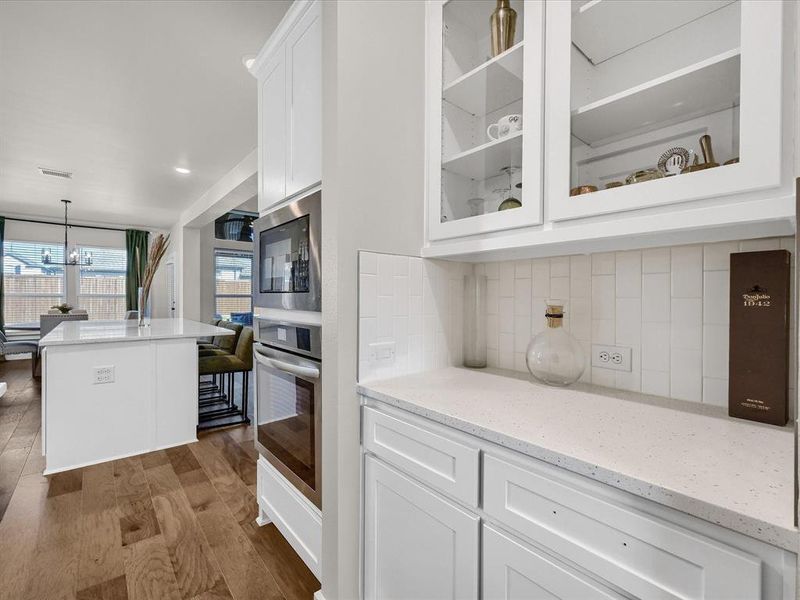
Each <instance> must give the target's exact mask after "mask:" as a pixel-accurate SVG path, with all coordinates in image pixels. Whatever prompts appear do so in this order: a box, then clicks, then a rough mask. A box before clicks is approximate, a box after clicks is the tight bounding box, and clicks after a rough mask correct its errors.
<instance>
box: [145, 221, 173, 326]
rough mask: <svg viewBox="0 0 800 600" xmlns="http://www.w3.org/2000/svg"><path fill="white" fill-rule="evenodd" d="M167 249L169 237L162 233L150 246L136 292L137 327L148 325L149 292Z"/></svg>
mask: <svg viewBox="0 0 800 600" xmlns="http://www.w3.org/2000/svg"><path fill="white" fill-rule="evenodd" d="M167 248H169V235H164V234H163V233H159V234H158V235H157V236H156V238H155V239H154V240H153V243H152V244H151V245H150V251H149V252H148V254H147V264H145V266H144V271H143V272H142V277H141V282H142V286H141V287H140V288H139V290H138V292H139V295H138V309H139V327H147V326H149V325H150V310H149V301H150V290H151V288H152V286H153V280H154V279H155V275H156V271H158V267H159V265H161V261H162V260H163V258H164V255H165V254H166V253H167ZM137 252H138V250H137ZM137 258H138V257H137ZM137 263H138V261H137Z"/></svg>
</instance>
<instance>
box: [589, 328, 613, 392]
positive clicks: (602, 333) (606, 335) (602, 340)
mask: <svg viewBox="0 0 800 600" xmlns="http://www.w3.org/2000/svg"><path fill="white" fill-rule="evenodd" d="M592 343H593V344H606V345H614V319H593V320H592ZM592 381H594V379H592Z"/></svg>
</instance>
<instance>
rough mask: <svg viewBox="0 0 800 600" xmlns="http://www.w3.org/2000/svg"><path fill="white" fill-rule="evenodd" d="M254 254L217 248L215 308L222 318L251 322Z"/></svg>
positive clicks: (215, 256) (215, 260)
mask: <svg viewBox="0 0 800 600" xmlns="http://www.w3.org/2000/svg"><path fill="white" fill-rule="evenodd" d="M252 272H253V253H252V252H243V251H241V250H223V249H220V248H218V249H216V250H214V280H215V286H214V306H215V308H214V310H215V312H216V314H217V316H218V317H219V318H222V319H228V320H231V321H236V322H244V323H251V322H252V318H253V300H252V296H251V291H252V286H251V283H252Z"/></svg>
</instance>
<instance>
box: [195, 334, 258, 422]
mask: <svg viewBox="0 0 800 600" xmlns="http://www.w3.org/2000/svg"><path fill="white" fill-rule="evenodd" d="M231 325H237V324H235V323H232V324H231ZM220 326H222V325H221V324H220ZM227 337H236V346H235V347H234V348H233V352H228V351H226V350H225V349H223V348H221V347H219V346H218V347H216V348H205V349H204V348H202V347H201V348H200V349H199V351H198V352H199V358H198V361H199V365H198V366H199V374H200V376H201V377H205V376H208V375H211V376H212V377H213V378H214V381H215V382H217V381H218V382H219V385H218V386H215V388H216V389H215V391H214V392H212V393H209V391H208V390H207V389H206V390H205V391H204V390H203V388H202V387H201V393H200V422H201V424H202V423H204V422H208V421H212V420H218V419H221V418H223V417H228V416H240V417H241V420H240V421H237V422H241V423H249V422H250V419H249V418H248V416H247V404H248V385H249V382H250V371H252V370H253V329H252V328H251V327H242V326H241V325H238V333H237V335H236V336H227ZM215 345H216V344H215ZM237 373H241V374H242V379H241V382H242V396H241V403H240V405H239V406H238V407H237V406H236V402H235V398H234V396H235V394H234V390H235V385H234V384H235V377H236V374H237ZM220 405H223V406H220ZM203 409H206V410H203ZM230 424H231V423H229V422H226V423H224V425H230ZM201 427H202V425H201Z"/></svg>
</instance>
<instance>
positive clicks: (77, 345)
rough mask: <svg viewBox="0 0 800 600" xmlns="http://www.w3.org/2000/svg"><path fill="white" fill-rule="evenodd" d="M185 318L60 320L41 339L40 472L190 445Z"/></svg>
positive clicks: (192, 405)
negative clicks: (142, 323) (42, 458)
mask: <svg viewBox="0 0 800 600" xmlns="http://www.w3.org/2000/svg"><path fill="white" fill-rule="evenodd" d="M220 335H233V331H231V330H229V329H224V328H221V327H215V326H212V325H207V324H205V323H199V322H197V321H191V320H189V319H153V320H152V321H151V323H150V325H149V326H147V327H138V326H137V323H136V321H67V322H64V323H61V324H59V325H58V327H56V328H55V329H54V330H53V331H52V332H50V333H49V334H48V335H46V336H44V337H43V338H42V339H41V340H40V342H39V346H40V347H41V348H42V453H43V454H44V456H45V465H46V466H45V471H44V473H45V474H49V473H56V472H58V471H66V470H68V469H74V468H77V467H83V466H86V465H91V464H95V463H99V462H104V461H107V460H112V459H116V458H122V457H125V456H133V455H136V454H141V453H144V452H150V451H152V450H158V449H161V448H168V447H170V446H178V445H181V444H185V443H188V442H193V441H196V440H197V398H198V370H197V343H196V340H197V339H198V338H202V337H207V336H220Z"/></svg>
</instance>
